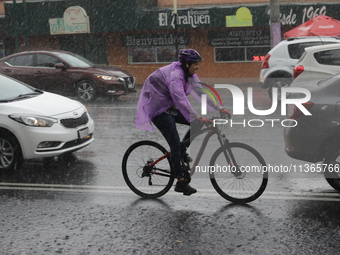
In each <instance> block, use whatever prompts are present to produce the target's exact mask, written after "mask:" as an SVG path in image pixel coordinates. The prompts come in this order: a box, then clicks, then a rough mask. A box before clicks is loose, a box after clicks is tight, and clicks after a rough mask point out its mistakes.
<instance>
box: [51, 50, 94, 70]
mask: <svg viewBox="0 0 340 255" xmlns="http://www.w3.org/2000/svg"><path fill="white" fill-rule="evenodd" d="M57 55H58V57H60V58H61V59H63V60H64V61H65V62H67V63H68V64H70V65H71V66H73V67H92V66H94V64H93V63H92V62H91V61H89V60H88V59H86V58H83V57H82V56H79V55H76V54H72V55H71V54H67V53H58V54H57Z"/></svg>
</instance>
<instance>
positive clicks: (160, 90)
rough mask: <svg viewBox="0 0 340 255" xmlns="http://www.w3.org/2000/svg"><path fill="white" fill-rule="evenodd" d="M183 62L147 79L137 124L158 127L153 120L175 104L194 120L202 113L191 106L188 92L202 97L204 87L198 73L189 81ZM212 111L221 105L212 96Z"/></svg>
mask: <svg viewBox="0 0 340 255" xmlns="http://www.w3.org/2000/svg"><path fill="white" fill-rule="evenodd" d="M180 65H181V63H180V62H173V63H172V64H169V65H167V66H164V67H161V68H159V69H157V70H156V71H155V72H153V73H152V74H151V75H150V76H149V77H148V78H147V79H146V81H145V82H144V85H143V88H142V91H141V94H140V97H139V100H138V104H137V114H136V119H135V125H136V126H137V127H138V128H139V129H142V130H154V127H153V126H152V124H151V120H152V119H153V118H154V117H155V116H158V115H160V114H161V113H163V112H165V111H166V110H167V109H169V108H170V107H172V106H175V107H176V108H177V109H178V110H179V111H180V112H181V113H182V114H183V116H184V118H185V119H186V120H187V121H188V122H189V123H190V122H191V121H193V120H194V119H195V117H196V116H198V114H197V113H196V111H195V110H194V109H193V107H192V106H191V104H190V102H189V100H188V98H187V95H189V94H191V95H192V96H193V97H194V98H195V99H196V100H198V101H200V100H201V96H200V95H201V94H203V93H204V92H203V90H201V89H199V88H202V86H201V84H200V83H199V79H198V76H197V75H196V74H195V75H193V76H192V77H191V78H189V79H188V81H187V82H186V81H185V73H184V71H183V69H182V68H181V66H180ZM207 103H208V110H209V111H210V112H212V111H213V110H214V109H216V108H217V107H218V105H215V104H214V102H213V101H212V100H211V99H210V98H209V97H208V98H207Z"/></svg>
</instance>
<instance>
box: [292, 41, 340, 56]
mask: <svg viewBox="0 0 340 255" xmlns="http://www.w3.org/2000/svg"><path fill="white" fill-rule="evenodd" d="M331 43H335V42H321V41H320V42H305V43H294V44H290V45H288V52H289V56H290V58H292V59H299V58H300V57H301V55H302V53H303V52H304V50H305V48H306V47H311V46H316V45H321V44H331Z"/></svg>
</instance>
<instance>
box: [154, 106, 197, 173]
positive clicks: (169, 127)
mask: <svg viewBox="0 0 340 255" xmlns="http://www.w3.org/2000/svg"><path fill="white" fill-rule="evenodd" d="M152 122H153V123H154V124H155V126H156V127H157V128H158V129H159V131H160V132H161V133H162V135H163V136H164V138H165V140H166V141H167V142H168V144H169V146H170V152H171V154H170V160H171V164H172V168H173V170H174V172H175V176H176V177H177V178H181V177H183V171H182V168H181V164H180V158H181V151H180V150H181V141H180V137H179V134H178V131H177V127H176V123H179V124H184V125H188V126H189V125H190V128H189V130H188V132H187V133H186V134H185V136H184V137H183V141H184V140H186V139H188V138H190V133H192V134H195V133H196V132H198V131H199V130H200V129H201V128H202V126H203V123H202V122H200V121H199V120H194V121H192V122H191V123H189V122H188V121H187V120H186V119H185V118H184V117H183V115H182V114H181V112H180V111H178V110H176V111H175V112H174V111H172V114H169V113H167V112H163V113H162V114H160V115H158V116H156V117H154V118H153V119H152Z"/></svg>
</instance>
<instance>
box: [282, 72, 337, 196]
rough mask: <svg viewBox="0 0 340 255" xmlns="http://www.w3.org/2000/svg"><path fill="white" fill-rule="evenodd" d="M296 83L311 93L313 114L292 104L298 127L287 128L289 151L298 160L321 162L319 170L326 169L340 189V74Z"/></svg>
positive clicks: (310, 110)
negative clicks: (303, 111)
mask: <svg viewBox="0 0 340 255" xmlns="http://www.w3.org/2000/svg"><path fill="white" fill-rule="evenodd" d="M295 86H296V87H305V88H308V89H309V91H310V92H311V99H310V101H309V102H307V103H305V104H304V106H305V108H307V109H308V111H309V112H310V113H311V114H312V115H304V114H302V113H301V111H300V110H299V109H297V108H296V107H295V106H289V108H290V109H288V114H289V115H290V116H289V117H290V118H291V119H293V120H295V124H296V126H294V127H293V125H292V126H291V127H285V128H284V140H285V151H286V153H287V154H288V155H289V156H290V157H292V158H295V159H299V160H304V161H308V162H313V163H317V162H321V163H318V164H314V168H315V171H318V172H324V173H325V177H326V179H327V181H328V182H329V184H330V185H331V186H332V187H333V188H335V189H337V190H338V191H340V179H339V177H340V74H337V75H335V76H332V77H330V78H328V79H325V80H313V81H306V82H301V83H299V84H296V85H295ZM290 97H292V98H296V97H299V95H298V94H291V95H290Z"/></svg>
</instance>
